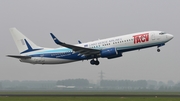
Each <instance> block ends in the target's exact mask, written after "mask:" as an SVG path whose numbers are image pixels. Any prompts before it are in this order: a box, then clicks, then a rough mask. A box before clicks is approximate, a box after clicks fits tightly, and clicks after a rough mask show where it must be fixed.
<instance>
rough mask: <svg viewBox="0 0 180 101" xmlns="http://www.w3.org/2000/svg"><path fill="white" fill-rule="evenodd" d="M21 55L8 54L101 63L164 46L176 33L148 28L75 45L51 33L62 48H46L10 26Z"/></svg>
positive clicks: (35, 59)
mask: <svg viewBox="0 0 180 101" xmlns="http://www.w3.org/2000/svg"><path fill="white" fill-rule="evenodd" d="M10 32H11V34H12V37H13V39H14V41H15V43H16V46H17V48H18V50H19V53H20V55H7V56H8V57H13V58H17V59H19V60H20V61H21V62H25V63H32V64H63V63H69V62H75V61H80V60H89V59H90V60H91V61H90V63H91V64H92V65H99V63H100V62H99V61H98V58H107V59H113V58H118V57H122V54H123V53H124V52H129V51H134V50H140V49H144V48H149V47H155V46H156V47H157V51H158V52H160V49H159V47H161V46H164V45H165V43H166V42H168V41H170V40H171V39H172V38H173V35H171V34H168V33H166V32H163V31H146V32H139V33H133V34H128V35H123V36H117V37H112V38H107V39H102V40H97V41H92V42H87V43H82V42H81V41H78V42H79V44H76V45H71V44H67V43H64V42H61V41H59V40H58V39H57V37H55V36H54V35H53V34H52V33H50V35H51V37H52V39H53V40H54V42H55V43H56V44H57V45H60V46H61V47H60V48H55V49H54V48H44V47H40V46H37V45H36V44H34V43H33V42H32V41H31V40H30V39H28V38H27V37H26V36H24V35H23V34H22V33H21V32H19V31H18V30H17V29H16V28H10Z"/></svg>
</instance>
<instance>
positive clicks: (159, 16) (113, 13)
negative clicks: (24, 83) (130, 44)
mask: <svg viewBox="0 0 180 101" xmlns="http://www.w3.org/2000/svg"><path fill="white" fill-rule="evenodd" d="M179 5H180V0H0V46H1V52H0V80H63V79H76V78H85V79H89V80H92V81H94V82H96V81H97V80H99V74H98V73H99V72H100V71H101V70H102V71H103V72H104V73H105V74H104V76H105V78H104V79H113V80H115V79H116V80H124V79H129V80H142V79H145V80H157V81H165V82H166V81H168V80H173V81H175V82H178V81H180V59H179V56H180V47H179V43H180V40H179V39H178V38H180V6H179ZM11 27H16V28H17V29H18V30H19V31H21V32H22V33H23V34H25V35H26V36H27V37H28V38H29V39H31V40H32V41H33V42H34V43H36V44H37V45H39V46H43V47H49V48H57V47H59V46H57V45H56V44H55V43H54V42H53V40H52V39H51V37H50V35H49V33H50V32H52V33H54V34H55V35H56V36H57V37H58V38H59V39H60V40H61V41H64V42H66V43H70V44H77V43H78V42H77V40H81V41H82V42H87V41H93V40H97V39H103V38H108V37H114V36H119V35H124V34H129V33H134V32H141V31H149V30H162V31H166V32H168V33H170V34H173V35H174V39H173V40H171V41H170V42H168V43H167V44H166V45H165V46H163V47H161V52H160V53H158V52H157V51H156V49H157V48H156V47H154V48H149V49H143V50H140V51H133V52H127V53H124V54H123V57H121V58H116V59H112V60H108V59H99V60H100V65H99V66H92V65H90V63H89V61H84V62H81V61H80V62H74V63H69V64H59V65H32V64H26V63H21V62H19V61H18V60H17V59H13V58H8V57H6V55H7V54H19V52H18V50H17V48H16V46H15V43H14V41H13V39H12V37H11V34H10V32H9V28H11Z"/></svg>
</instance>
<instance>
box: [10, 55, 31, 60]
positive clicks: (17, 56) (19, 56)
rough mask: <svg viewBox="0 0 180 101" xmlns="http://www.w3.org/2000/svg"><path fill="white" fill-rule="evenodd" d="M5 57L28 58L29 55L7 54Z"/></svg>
mask: <svg viewBox="0 0 180 101" xmlns="http://www.w3.org/2000/svg"><path fill="white" fill-rule="evenodd" d="M7 57H12V58H18V59H30V58H31V57H30V56H21V55H7Z"/></svg>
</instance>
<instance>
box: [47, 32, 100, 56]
mask: <svg viewBox="0 0 180 101" xmlns="http://www.w3.org/2000/svg"><path fill="white" fill-rule="evenodd" d="M50 34H51V37H52V38H53V40H54V42H55V43H56V44H58V45H60V46H63V47H67V48H69V49H72V50H73V51H75V52H77V53H80V54H83V55H85V56H89V55H97V54H99V53H100V51H101V50H97V49H91V48H85V47H79V46H75V45H71V44H66V43H64V42H61V41H59V40H58V39H57V38H56V37H55V36H54V35H53V34H52V33H50Z"/></svg>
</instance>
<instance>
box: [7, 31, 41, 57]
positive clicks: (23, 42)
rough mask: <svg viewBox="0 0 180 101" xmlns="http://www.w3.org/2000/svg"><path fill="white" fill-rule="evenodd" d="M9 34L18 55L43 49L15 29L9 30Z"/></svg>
mask: <svg viewBox="0 0 180 101" xmlns="http://www.w3.org/2000/svg"><path fill="white" fill-rule="evenodd" d="M10 32H11V34H12V37H13V39H14V41H15V43H16V46H17V48H18V50H19V53H20V54H23V53H28V52H32V51H37V50H41V49H43V48H42V47H39V46H37V45H36V44H34V43H33V42H32V41H31V40H30V39H28V38H27V37H26V36H25V35H23V34H22V33H21V32H19V31H18V30H17V29H16V28H10Z"/></svg>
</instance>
